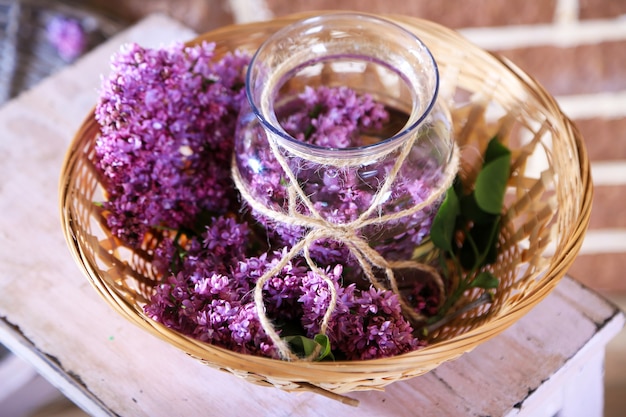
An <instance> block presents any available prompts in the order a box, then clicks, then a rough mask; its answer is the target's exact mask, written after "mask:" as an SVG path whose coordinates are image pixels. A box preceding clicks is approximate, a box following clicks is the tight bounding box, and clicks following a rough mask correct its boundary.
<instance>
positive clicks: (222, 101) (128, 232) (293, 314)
mask: <svg viewBox="0 0 626 417" xmlns="http://www.w3.org/2000/svg"><path fill="white" fill-rule="evenodd" d="M248 62H249V57H248V56H247V55H246V54H244V53H241V52H239V51H235V52H233V53H229V54H226V55H225V56H223V57H221V58H219V59H218V58H217V57H215V54H214V46H213V45H212V44H202V45H198V46H194V47H184V46H182V45H175V46H173V47H170V48H167V49H146V48H142V47H140V46H138V45H130V46H129V47H128V48H127V49H125V50H123V51H122V52H121V53H119V54H117V55H116V56H115V57H114V60H113V63H112V70H113V71H112V74H111V76H110V77H108V78H107V79H105V80H104V83H103V88H102V92H101V97H100V101H99V103H98V105H97V108H96V118H97V120H98V122H99V124H100V126H101V134H100V136H99V138H98V140H97V144H96V155H97V158H98V159H97V161H98V162H97V165H96V168H97V169H98V170H99V172H100V174H101V178H102V184H103V185H104V187H105V190H106V197H107V199H106V201H105V202H104V203H103V207H104V209H105V214H106V219H107V224H108V226H109V228H110V229H111V231H112V232H113V233H114V234H115V235H116V236H118V237H119V238H121V239H122V240H123V241H124V242H126V244H127V245H128V246H130V247H134V248H138V247H141V245H142V242H143V239H144V235H145V234H146V233H148V232H150V231H154V230H160V231H163V230H167V231H169V232H168V233H165V234H164V236H167V237H169V238H166V239H163V240H162V242H161V244H160V245H159V246H158V247H157V248H156V249H155V252H154V259H153V265H154V267H155V268H156V269H157V271H158V272H159V274H161V275H162V276H163V279H162V281H161V282H160V283H159V284H158V285H157V286H156V287H155V293H154V295H153V296H152V299H151V300H150V302H149V303H148V304H147V305H146V306H145V312H146V314H147V315H148V316H149V317H151V318H152V319H154V320H156V321H158V322H161V323H163V324H165V325H166V326H168V327H170V328H172V329H174V330H176V331H179V332H181V333H183V334H185V335H189V336H191V337H194V338H197V339H198V340H201V341H205V342H207V343H212V344H214V345H217V346H221V347H224V348H227V349H231V350H233V351H236V352H241V353H248V354H255V355H263V356H268V357H272V358H277V357H278V351H277V349H276V347H275V346H274V345H273V343H272V342H271V340H270V339H269V337H268V336H267V334H266V332H265V331H264V329H263V328H262V326H261V323H260V320H259V317H258V315H257V311H256V306H255V304H254V300H253V296H252V294H253V292H254V288H255V285H256V282H257V281H258V279H259V278H260V277H261V276H263V275H264V274H265V273H266V272H267V271H269V270H270V269H271V268H273V267H274V266H275V265H276V264H277V262H279V261H280V260H281V259H282V258H283V257H284V256H285V254H286V252H287V251H288V249H289V247H290V246H291V245H293V244H294V243H295V242H296V241H297V240H298V239H300V238H301V237H302V236H303V233H304V232H305V230H303V229H298V228H290V227H289V226H285V225H275V224H269V223H268V222H265V223H263V221H262V222H261V223H262V224H263V225H265V226H266V227H265V228H259V224H258V223H257V222H256V221H254V219H251V218H250V217H249V216H247V215H246V212H245V211H244V210H241V207H240V205H239V201H240V196H239V195H238V192H237V190H236V188H235V187H234V185H233V182H232V178H231V176H230V164H231V157H232V152H233V148H234V134H235V125H236V120H237V118H238V113H239V111H240V107H241V105H242V101H243V100H244V93H243V85H244V84H243V83H244V78H243V72H244V69H245V66H246V65H247V63H248ZM298 100H300V101H298V102H297V103H292V105H291V108H292V110H293V111H289V112H288V113H285V114H283V116H284V117H283V121H284V123H285V127H286V128H287V129H289V130H290V131H291V132H292V133H293V134H294V136H296V137H297V138H299V139H300V140H302V141H305V142H307V143H311V144H314V145H316V146H322V147H334V146H342V147H346V146H354V143H356V142H354V141H355V140H359V139H358V138H359V137H360V136H359V135H358V131H359V130H360V129H368V130H369V129H378V128H380V127H381V126H382V125H383V124H384V123H385V122H386V121H387V118H388V115H387V113H386V111H385V109H384V108H383V107H382V106H381V105H380V104H377V103H375V102H374V101H372V99H371V98H370V97H368V96H358V95H356V94H355V93H354V91H352V90H349V89H327V88H325V87H320V88H316V89H311V88H308V89H307V90H306V91H305V92H304V94H303V95H302V96H301V97H300V98H299V99H298ZM348 137H351V138H352V139H351V142H349V143H348V142H346V141H345V139H346V138H348ZM257 155H260V156H259V158H261V159H262V161H263V163H264V164H266V165H267V166H271V164H272V163H274V164H277V162H276V160H275V158H274V157H273V154H271V151H270V150H269V147H267V146H266V147H265V148H259V149H257ZM416 165H418V166H419V164H416ZM279 168H280V167H278V168H276V171H272V170H271V169H270V170H266V171H264V172H263V175H262V177H263V178H264V179H265V182H264V183H263V185H259V187H265V188H264V189H261V188H259V190H261V192H262V193H265V195H267V196H269V197H271V198H272V199H273V201H277V200H280V199H283V200H284V198H285V194H284V193H285V190H284V183H283V181H284V174H282V171H280V172H279V171H278V169H279ZM417 169H420V170H422V171H425V172H422V173H428V172H426V171H428V170H430V167H425V166H423V164H422V166H421V168H417ZM380 175H385V172H381V173H380ZM407 175H408V174H407ZM411 175H412V176H411V177H409V178H415V176H413V173H411ZM342 176H343V177H342ZM364 177H365V178H367V177H366V176H364ZM425 178H426V179H425V181H429V179H428V178H427V176H426V177H425ZM349 180H350V178H348V176H347V173H346V172H343V173H336V175H333V173H332V172H327V173H325V174H324V177H323V181H322V182H321V183H319V184H316V185H315V187H317V188H316V189H315V190H308V191H315V192H316V193H320V195H322V196H324V198H328V199H329V201H330V200H332V197H333V196H339V198H338V200H337V204H336V205H335V206H334V207H333V213H334V215H335V216H336V220H335V221H345V220H347V219H354V218H355V217H354V216H356V214H355V213H357V211H358V210H361V209H362V208H363V207H367V204H368V203H369V201H370V200H369V199H371V196H369V197H368V196H367V195H366V193H364V192H363V190H362V189H361V188H362V187H363V184H356V183H355V184H352V183H350V182H349ZM379 180H380V179H376V178H375V179H373V180H372V181H379ZM399 181H402V177H399ZM268 184H269V185H268ZM366 186H368V187H371V184H370V185H367V184H366ZM399 189H401V190H403V191H398V192H400V193H402V192H405V193H408V194H407V196H410V198H413V199H417V198H418V197H415V196H419V198H423V195H424V193H427V192H428V188H427V187H426V186H420V185H419V184H416V183H415V182H410V184H406V185H403V186H402V187H400V188H399ZM413 194H415V196H414V195H413ZM405 197H406V196H405ZM407 198H408V197H407ZM410 198H408V199H409V200H410ZM405 199H406V198H405ZM409 204H410V203H409ZM260 220H262V219H260ZM402 233H412V232H407V231H404V232H402ZM415 233H417V234H419V233H420V232H419V231H418V232H415ZM174 236H175V237H174ZM391 240H392V241H391V242H386V243H388V244H389V246H390V247H393V245H394V242H393V239H391ZM313 252H314V253H315V254H316V256H317V260H318V262H319V264H320V265H326V266H327V267H326V274H327V276H328V277H330V278H331V280H332V282H333V285H334V289H335V291H336V292H337V295H338V301H337V305H336V308H335V309H334V310H333V312H332V316H331V320H330V323H329V327H328V329H327V336H328V338H329V341H330V342H331V346H332V348H333V352H334V354H335V357H337V358H345V359H350V360H351V359H370V358H379V357H387V356H392V355H397V354H400V353H404V352H408V351H410V350H414V349H416V348H418V347H420V346H421V345H422V342H421V341H420V340H419V339H418V338H416V337H415V336H414V333H415V332H414V329H413V328H412V327H411V325H410V324H409V323H408V322H407V320H406V319H405V318H404V317H403V315H402V313H401V304H400V300H399V298H398V295H396V294H394V293H393V292H392V291H386V290H378V289H373V288H371V287H370V286H369V283H365V281H364V280H362V283H361V285H357V284H355V283H352V284H346V282H348V280H347V279H346V278H347V277H348V276H349V275H354V274H355V272H354V271H355V270H357V269H358V268H355V263H354V260H353V259H351V257H350V256H349V253H348V251H347V250H346V248H345V247H344V246H343V245H342V244H341V243H340V242H333V241H320V242H316V244H315V245H314V247H313ZM363 283H365V284H364V285H363ZM415 288H417V287H415ZM426 290H428V291H421V290H417V289H414V291H413V293H411V294H410V297H409V298H410V299H411V300H412V301H414V303H413V304H414V306H415V309H416V311H418V312H419V313H428V312H430V310H432V307H433V305H436V303H435V301H436V300H437V297H438V295H437V294H435V295H433V294H432V291H430V289H429V288H426ZM263 293H264V301H265V308H266V311H267V314H268V316H269V318H270V319H271V320H272V322H273V323H275V325H276V326H277V330H278V332H279V333H280V335H281V336H289V335H293V334H300V335H304V336H306V337H310V338H313V337H314V336H315V335H316V334H317V333H318V332H319V331H320V324H321V322H322V318H323V316H324V313H325V312H326V310H327V308H328V306H329V302H330V294H331V292H330V289H329V288H328V286H327V284H326V281H324V280H323V279H322V277H320V276H319V275H317V274H315V273H314V272H312V271H310V270H309V268H308V267H307V265H306V262H305V261H304V260H303V258H302V257H301V256H297V257H296V258H294V259H292V260H291V261H290V262H288V263H287V264H286V265H285V266H284V267H283V268H282V270H281V271H280V272H279V273H278V274H276V276H274V277H271V279H269V280H268V281H267V282H266V283H265V285H264V287H263ZM433 297H434V298H433Z"/></svg>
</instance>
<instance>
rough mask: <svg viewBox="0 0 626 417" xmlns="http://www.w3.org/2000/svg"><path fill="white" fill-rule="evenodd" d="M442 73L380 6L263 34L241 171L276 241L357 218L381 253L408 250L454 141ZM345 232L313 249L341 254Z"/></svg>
mask: <svg viewBox="0 0 626 417" xmlns="http://www.w3.org/2000/svg"><path fill="white" fill-rule="evenodd" d="M438 85H439V75H438V70H437V65H436V63H435V61H434V59H433V57H432V55H431V53H430V51H429V50H428V48H427V47H426V46H425V45H424V44H423V43H422V42H421V41H420V40H419V39H418V38H417V37H416V36H415V35H414V34H412V33H411V32H409V31H408V30H405V29H404V28H402V27H400V26H398V25H396V24H394V23H391V22H388V21H386V20H383V19H380V18H377V17H373V16H369V15H360V14H352V13H339V14H329V15H322V16H318V17H314V18H309V19H306V20H303V21H299V22H296V23H294V24H291V25H289V26H287V27H284V28H282V29H281V30H279V31H277V32H276V33H275V34H274V35H272V36H271V37H270V38H269V39H267V40H266V41H265V42H264V43H263V44H262V45H261V47H260V48H259V49H258V50H257V52H256V54H255V55H254V57H253V58H252V61H251V63H250V66H249V69H248V74H247V87H246V88H247V90H246V93H247V98H248V106H244V109H243V110H242V112H241V114H240V117H239V121H238V126H237V132H236V135H235V165H234V173H236V174H237V175H235V177H236V182H237V183H238V184H237V185H238V187H239V188H240V190H241V191H242V194H243V196H244V200H247V201H248V203H250V204H249V205H250V206H252V212H253V214H254V215H255V217H257V219H258V220H259V221H260V222H261V223H262V224H264V225H265V226H266V228H267V229H268V235H269V239H270V241H271V242H272V244H273V245H276V246H277V249H279V248H280V247H282V246H281V245H293V244H295V243H296V242H298V241H299V240H300V239H302V237H303V236H304V235H305V234H306V233H307V232H310V231H311V230H312V229H316V228H322V229H323V228H336V229H342V230H344V229H345V230H350V229H356V231H355V233H356V234H357V235H358V236H359V237H360V238H362V239H364V240H366V241H367V242H368V243H369V245H370V246H371V247H372V248H374V249H375V250H376V251H377V252H378V253H380V254H381V255H382V256H383V257H385V258H386V259H392V260H405V259H410V258H411V257H412V256H413V253H414V250H415V248H416V247H418V246H419V245H422V244H423V243H424V242H425V241H427V240H428V239H427V238H428V233H429V230H430V225H431V222H432V219H433V217H434V215H435V213H436V212H437V209H438V207H439V205H440V203H441V201H442V199H443V195H442V194H441V193H439V196H438V197H437V198H436V199H431V197H432V195H433V192H434V191H435V190H437V189H439V188H441V186H442V182H443V181H444V178H443V177H444V171H445V170H446V168H447V167H448V164H450V163H451V160H452V153H453V148H454V145H453V139H452V137H451V121H450V116H449V113H448V111H447V110H446V108H445V107H444V106H442V105H441V103H439V102H438V101H437V91H438ZM372 103H374V104H372ZM381 109H382V110H381ZM312 138H313V139H312ZM429 199H431V200H432V201H429ZM425 202H428V204H426V205H425V206H424V207H423V208H421V209H420V210H417V211H415V210H412V208H414V207H416V206H417V205H424V203H425ZM268 210H269V211H268ZM353 231H354V230H352V231H351V232H350V233H352V232H353ZM330 235H332V234H330ZM320 236H322V237H324V236H326V235H325V234H324V233H321V234H320ZM338 240H340V239H337V238H326V239H324V238H320V241H319V242H316V243H315V245H312V247H311V254H312V256H313V257H315V258H316V260H317V261H318V262H324V261H325V262H328V263H331V262H333V261H334V260H341V261H343V262H345V261H346V259H345V257H346V253H348V256H349V251H346V250H345V246H346V245H345V242H341V241H338Z"/></svg>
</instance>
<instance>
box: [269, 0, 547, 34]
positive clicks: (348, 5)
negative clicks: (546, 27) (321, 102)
mask: <svg viewBox="0 0 626 417" xmlns="http://www.w3.org/2000/svg"><path fill="white" fill-rule="evenodd" d="M266 3H267V5H268V6H269V8H270V10H272V12H273V13H274V14H275V15H276V16H283V15H287V14H291V13H298V12H303V11H313V10H338V9H342V10H353V11H363V12H370V13H380V14H401V15H409V16H416V17H421V18H424V19H428V20H433V21H435V22H438V23H441V24H443V25H445V26H448V27H453V28H463V27H477V26H506V25H518V24H534V23H547V22H551V21H552V20H553V17H554V9H555V4H556V0H546V1H541V2H528V1H509V0H467V1H456V0H438V1H432V0H409V1H407V0H403V1H401V0H339V1H337V0H318V1H310V0H307V1H305V0H266Z"/></svg>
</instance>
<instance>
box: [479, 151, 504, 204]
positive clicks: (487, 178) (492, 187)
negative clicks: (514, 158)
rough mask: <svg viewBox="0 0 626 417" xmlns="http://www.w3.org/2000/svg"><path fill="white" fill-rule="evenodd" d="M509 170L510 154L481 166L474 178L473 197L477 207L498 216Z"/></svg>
mask: <svg viewBox="0 0 626 417" xmlns="http://www.w3.org/2000/svg"><path fill="white" fill-rule="evenodd" d="M510 170H511V155H510V154H509V155H505V156H501V157H498V158H496V159H494V160H493V161H491V162H489V163H488V164H486V165H484V166H483V169H482V170H481V171H480V172H479V173H478V177H476V186H475V188H474V197H475V198H476V204H478V207H480V208H481V209H482V210H484V211H485V212H487V213H491V214H500V211H501V210H502V204H503V203H504V193H505V191H506V184H507V182H508V180H509V172H510Z"/></svg>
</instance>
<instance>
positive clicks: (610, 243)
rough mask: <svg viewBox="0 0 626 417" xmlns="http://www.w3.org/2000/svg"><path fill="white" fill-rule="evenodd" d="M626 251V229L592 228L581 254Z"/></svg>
mask: <svg viewBox="0 0 626 417" xmlns="http://www.w3.org/2000/svg"><path fill="white" fill-rule="evenodd" d="M625 252H626V229H590V230H587V233H586V234H585V240H584V241H583V245H582V247H581V249H580V252H579V254H580V255H598V254H604V253H625Z"/></svg>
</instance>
